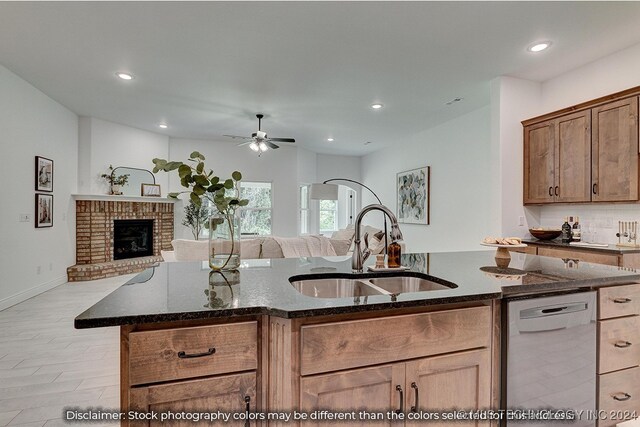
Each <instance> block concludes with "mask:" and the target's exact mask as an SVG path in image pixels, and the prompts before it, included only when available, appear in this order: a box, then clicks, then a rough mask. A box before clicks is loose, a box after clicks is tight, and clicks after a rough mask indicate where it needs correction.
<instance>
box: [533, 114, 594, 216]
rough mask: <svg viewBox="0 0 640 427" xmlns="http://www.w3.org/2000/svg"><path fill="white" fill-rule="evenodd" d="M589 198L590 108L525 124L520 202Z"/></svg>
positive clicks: (564, 200)
mask: <svg viewBox="0 0 640 427" xmlns="http://www.w3.org/2000/svg"><path fill="white" fill-rule="evenodd" d="M590 200H591V114H590V112H589V111H582V112H578V113H574V114H568V115H566V116H562V117H560V118H557V119H553V120H547V121H544V122H541V123H536V124H533V125H530V126H525V129H524V203H526V204H527V203H528V204H541V203H555V202H588V201H590Z"/></svg>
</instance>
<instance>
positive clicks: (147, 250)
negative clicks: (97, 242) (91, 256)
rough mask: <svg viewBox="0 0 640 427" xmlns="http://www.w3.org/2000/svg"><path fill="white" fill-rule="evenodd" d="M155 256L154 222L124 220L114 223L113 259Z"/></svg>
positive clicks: (150, 220)
mask: <svg viewBox="0 0 640 427" xmlns="http://www.w3.org/2000/svg"><path fill="white" fill-rule="evenodd" d="M151 255H153V220H152V219H122V220H118V219H116V220H114V221H113V259H114V260H117V259H127V258H138V257H145V256H151Z"/></svg>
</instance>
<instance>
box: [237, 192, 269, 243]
mask: <svg viewBox="0 0 640 427" xmlns="http://www.w3.org/2000/svg"><path fill="white" fill-rule="evenodd" d="M240 197H241V198H242V199H248V200H249V204H248V205H247V206H246V207H244V208H241V209H240V215H241V218H242V220H241V223H240V233H241V234H242V235H243V236H268V235H270V234H271V217H272V212H273V203H272V194H271V183H270V182H241V183H240Z"/></svg>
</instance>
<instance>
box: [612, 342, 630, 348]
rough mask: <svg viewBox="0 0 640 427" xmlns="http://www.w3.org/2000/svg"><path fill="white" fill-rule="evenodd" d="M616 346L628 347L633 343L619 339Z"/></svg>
mask: <svg viewBox="0 0 640 427" xmlns="http://www.w3.org/2000/svg"><path fill="white" fill-rule="evenodd" d="M614 346H615V347H618V348H627V347H631V343H630V342H629V341H618V342H617V343H615V344H614Z"/></svg>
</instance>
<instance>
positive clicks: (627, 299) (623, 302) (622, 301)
mask: <svg viewBox="0 0 640 427" xmlns="http://www.w3.org/2000/svg"><path fill="white" fill-rule="evenodd" d="M613 302H615V303H616V304H626V303H628V302H631V298H614V299H613Z"/></svg>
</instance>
